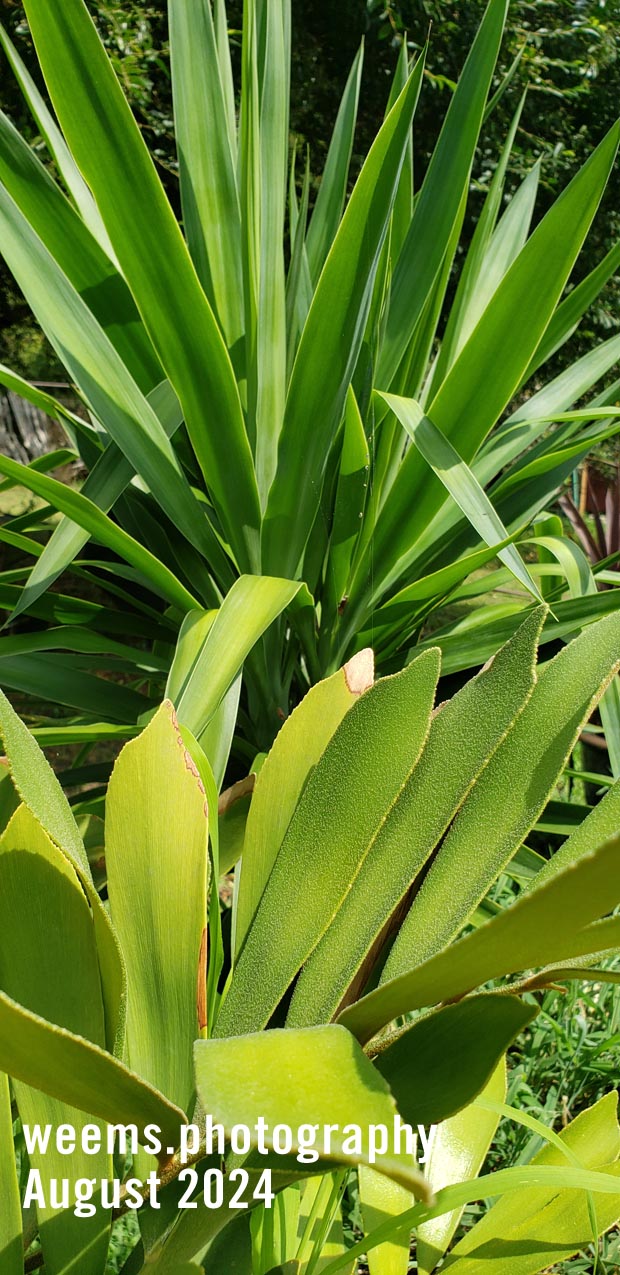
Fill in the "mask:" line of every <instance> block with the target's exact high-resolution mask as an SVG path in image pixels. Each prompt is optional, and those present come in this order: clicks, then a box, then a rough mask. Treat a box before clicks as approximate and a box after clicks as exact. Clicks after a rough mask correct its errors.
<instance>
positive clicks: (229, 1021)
mask: <svg viewBox="0 0 620 1275" xmlns="http://www.w3.org/2000/svg"><path fill="white" fill-rule="evenodd" d="M428 657H429V658H428V659H424V660H418V661H414V662H413V663H412V664H410V665H409V667H408V668H407V669H405V670H404V671H403V672H402V673H398V674H396V675H395V676H394V677H390V678H384V679H383V680H382V681H380V682H376V683H375V685H374V686H372V687H371V688H370V690H367V691H366V692H365V693H364V694H363V695H360V696H359V698H358V700H357V702H356V703H355V704H354V705H353V707H352V708H350V709H349V712H348V713H346V714H345V716H344V718H343V720H342V721H341V723H340V725H339V726H338V727H337V729H336V730H335V732H334V734H333V735H332V737H331V739H330V741H329V743H328V744H327V747H326V748H325V751H324V753H323V755H322V757H320V759H319V761H318V762H317V764H316V765H315V767H314V770H313V771H312V773H311V774H310V776H309V779H308V782H307V784H306V786H305V788H304V790H303V793H302V796H301V799H300V801H299V804H298V805H297V808H296V810H295V814H294V815H293V818H292V819H291V822H290V824H289V826H288V829H287V832H286V834H285V836H284V839H283V841H282V844H281V846H280V850H279V853H278V856H277V858H276V860H275V863H274V865H273V868H272V871H271V875H270V877H269V880H268V882H267V885H266V887H265V890H264V892H263V895H262V898H261V900H260V903H259V905H258V909H257V911H256V914H255V916H254V920H253V922H252V925H251V926H250V929H249V931H248V934H247V936H246V940H245V945H244V947H243V950H242V951H241V954H240V956H239V959H238V961H237V965H236V967H235V970H234V973H233V978H232V980H231V983H230V987H229V989H228V994H227V996H226V999H225V1001H224V1003H223V1005H222V1009H221V1012H220V1017H219V1019H218V1024H217V1032H218V1035H219V1036H224V1035H241V1034H242V1033H243V1032H246V1031H256V1030H258V1028H260V1027H263V1026H264V1025H265V1023H266V1022H267V1021H268V1019H269V1017H270V1015H271V1014H272V1012H273V1010H274V1009H275V1008H276V1006H277V1004H278V1002H279V1001H280V999H281V997H282V996H283V995H284V992H285V991H286V989H287V987H288V985H289V983H290V982H291V981H292V979H293V978H294V977H295V975H296V974H297V973H298V971H299V969H300V967H301V965H302V964H303V962H304V961H306V960H307V959H308V957H309V956H310V953H311V952H312V951H313V949H314V948H315V947H316V944H317V943H318V942H319V940H320V938H321V936H322V934H323V933H324V932H325V930H326V929H327V927H328V926H329V925H330V922H332V921H333V918H334V916H335V914H336V913H337V911H338V909H339V907H340V906H341V904H342V902H343V900H344V899H345V898H346V896H347V893H348V891H349V889H350V887H351V882H352V880H354V879H355V877H356V875H357V873H358V872H359V870H360V867H361V865H362V863H363V862H364V860H365V858H366V856H367V855H368V854H369V852H370V851H371V850H372V848H373V845H374V842H375V839H376V836H377V833H378V831H379V829H380V827H381V825H382V824H383V821H384V819H385V816H386V814H387V812H388V811H389V810H390V809H391V808H392V806H393V805H394V803H395V802H396V801H397V799H398V796H399V793H400V790H401V788H402V785H403V783H404V782H405V780H406V779H407V778H408V776H409V775H410V774H411V772H412V770H413V769H414V767H415V765H416V763H417V761H418V758H419V756H420V753H421V751H422V748H423V747H424V743H425V740H426V736H427V734H428V729H429V723H430V715H431V710H432V707H433V698H434V694H435V686H436V684H437V678H438V676H439V661H438V659H437V656H436V655H435V654H433V653H432V652H429V653H428ZM379 741H380V743H379ZM284 922H285V923H284ZM257 969H261V977H260V979H257V977H256V970H257Z"/></svg>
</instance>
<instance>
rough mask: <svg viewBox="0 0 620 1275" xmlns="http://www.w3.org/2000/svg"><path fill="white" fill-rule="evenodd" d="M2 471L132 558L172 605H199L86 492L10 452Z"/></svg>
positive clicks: (0, 458) (1, 461)
mask: <svg viewBox="0 0 620 1275" xmlns="http://www.w3.org/2000/svg"><path fill="white" fill-rule="evenodd" d="M0 473H3V474H6V475H7V477H8V478H15V479H16V480H17V481H18V482H21V483H22V484H23V486H24V487H27V488H28V490H29V491H34V492H35V494H36V495H38V496H41V497H42V498H43V499H44V500H49V502H50V504H52V505H53V506H54V507H55V508H56V509H59V510H60V512H61V513H64V514H67V515H68V517H69V518H71V519H72V521H73V522H76V523H78V525H79V526H80V527H83V528H84V530H85V531H87V532H88V533H89V535H91V536H94V537H95V538H96V539H97V540H99V541H100V542H101V544H104V545H107V546H108V548H110V549H113V550H115V552H117V553H119V554H120V556H121V557H122V558H124V559H125V561H126V562H130V563H131V564H132V566H134V567H136V568H137V569H138V571H141V572H142V574H143V575H144V576H146V578H147V580H149V582H150V584H151V585H152V587H153V588H154V590H155V592H156V593H159V594H160V595H161V596H162V597H164V598H166V599H167V600H168V601H169V602H171V603H172V605H173V606H177V607H179V609H180V611H181V612H182V613H183V614H185V612H186V611H191V610H193V609H195V608H196V607H197V606H198V603H197V601H196V598H193V597H192V595H191V593H188V591H187V589H186V588H185V587H184V586H183V585H182V584H181V583H180V582H179V581H178V580H177V579H176V578H175V577H174V576H173V574H172V572H171V571H169V569H168V567H166V566H164V564H163V563H162V562H159V560H158V559H157V558H155V557H154V555H153V554H152V553H150V552H149V550H148V549H145V548H144V546H143V545H141V544H138V541H137V540H134V539H133V538H132V536H129V535H128V534H127V532H126V531H123V530H122V528H121V527H118V526H117V525H116V523H114V522H112V520H111V519H110V518H108V517H107V516H106V514H104V513H102V511H101V510H100V509H98V508H97V506H96V505H93V503H92V501H90V500H89V499H88V497H87V496H82V494H81V493H80V492H78V491H73V490H72V489H71V488H70V487H67V486H66V485H65V484H64V483H59V482H58V481H57V479H55V478H48V477H47V475H46V474H37V473H36V472H35V471H34V470H31V469H29V468H28V466H26V465H20V464H19V462H18V461H16V460H10V458H9V457H8V456H0Z"/></svg>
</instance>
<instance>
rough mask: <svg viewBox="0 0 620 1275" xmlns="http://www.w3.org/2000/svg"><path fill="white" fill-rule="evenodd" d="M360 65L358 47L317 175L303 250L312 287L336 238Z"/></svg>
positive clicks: (358, 86)
mask: <svg viewBox="0 0 620 1275" xmlns="http://www.w3.org/2000/svg"><path fill="white" fill-rule="evenodd" d="M363 65H364V46H363V44H362V45H361V46H360V48H359V50H358V52H357V53H356V55H355V58H354V60H353V65H352V67H351V70H350V72H349V78H348V80H347V82H346V85H345V89H344V93H343V95H342V100H341V102H340V106H339V108H338V115H337V118H336V123H335V125H334V131H333V133H332V137H331V141H330V144H329V150H328V152H327V159H326V161H325V167H324V169H323V173H322V175H321V184H320V186H319V193H318V195H317V197H316V203H315V205H314V211H313V213H312V219H311V221H310V225H309V227H308V235H307V239H306V249H307V253H308V265H309V267H310V274H311V277H312V282H313V284H315V285H316V283H317V281H318V278H319V275H320V273H321V270H322V269H323V266H324V264H325V259H326V257H327V254H328V252H329V250H330V248H331V246H332V243H333V241H334V239H335V237H336V232H337V230H338V226H339V224H340V218H341V217H342V210H343V208H344V201H345V198H346V193H347V180H348V175H349V164H350V162H351V153H352V150H353V138H354V135H355V124H356V120H357V107H358V102H359V94H360V84H361V79H362V68H363ZM402 87H404V85H403V86H402Z"/></svg>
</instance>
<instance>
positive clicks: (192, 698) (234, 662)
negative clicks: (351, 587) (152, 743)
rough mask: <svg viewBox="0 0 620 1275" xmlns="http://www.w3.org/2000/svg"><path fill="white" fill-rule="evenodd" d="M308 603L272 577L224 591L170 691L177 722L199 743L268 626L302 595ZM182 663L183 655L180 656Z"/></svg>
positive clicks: (242, 581)
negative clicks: (200, 641) (201, 638)
mask: <svg viewBox="0 0 620 1275" xmlns="http://www.w3.org/2000/svg"><path fill="white" fill-rule="evenodd" d="M300 590H301V592H302V594H305V596H304V602H306V600H307V602H308V603H309V601H310V599H309V595H308V593H307V590H305V586H304V585H302V584H299V583H295V581H293V580H279V579H275V578H273V577H271V576H241V577H240V578H239V579H238V580H236V581H235V583H234V585H233V587H232V589H230V591H229V592H228V593H227V595H226V597H225V598H224V601H223V602H222V605H221V607H220V608H219V611H218V612H217V615H216V617H215V619H214V621H213V624H212V625H209V626H208V632H207V633H206V636H205V638H204V641H203V644H202V646H201V648H200V650H199V651H198V652H197V654H196V656H195V659H194V660H193V663H192V664H191V667H189V668H187V670H186V668H185V662H184V664H183V676H182V678H181V676H180V674H179V667H178V663H177V662H176V661H173V665H172V669H171V673H170V679H171V681H170V682H169V687H168V689H167V690H166V694H167V695H169V696H171V691H170V689H169V688H170V685H174V686H175V691H176V694H175V696H174V699H175V706H176V709H177V712H178V715H179V721H180V722H181V724H182V725H183V726H187V727H188V729H189V730H191V732H192V734H193V735H195V736H196V738H197V739H199V738H200V736H201V734H202V732H203V731H204V729H205V727H206V726H207V725H208V723H209V721H210V719H211V718H212V716H213V714H214V713H215V711H216V709H217V708H218V707H219V705H220V704H221V702H222V700H223V698H224V696H225V694H226V692H227V691H228V690H229V688H230V687H231V686H232V684H233V682H234V681H235V680H236V678H237V676H238V674H239V672H240V671H241V669H242V667H243V663H244V661H245V659H246V656H247V655H249V653H250V651H251V650H252V647H253V646H254V645H255V643H256V642H257V641H258V639H259V638H260V637H262V635H263V633H264V632H265V630H266V629H268V628H269V625H270V624H272V623H273V621H274V620H276V619H277V618H278V616H279V615H281V614H282V612H283V611H284V610H285V609H286V607H288V606H290V604H291V602H292V601H293V599H294V598H295V597H296V596H297V595H298V594H299V593H300ZM183 659H184V657H183Z"/></svg>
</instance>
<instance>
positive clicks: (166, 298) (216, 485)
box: [26, 0, 259, 569]
mask: <svg viewBox="0 0 620 1275" xmlns="http://www.w3.org/2000/svg"><path fill="white" fill-rule="evenodd" d="M26 15H27V17H28V21H29V24H30V29H31V32H32V36H33V40H34V43H35V46H36V49H37V53H38V56H39V60H40V64H41V67H42V70H43V73H44V75H45V78H46V81H47V87H48V89H49V93H50V97H51V99H52V102H53V105H54V107H55V109H56V113H57V115H58V119H59V121H60V125H61V128H62V129H63V132H64V134H65V136H66V138H67V142H68V144H69V146H70V148H71V151H72V153H73V156H74V158H75V160H76V163H77V164H78V166H79V168H80V170H81V172H82V174H83V176H84V178H85V179H86V181H87V182H88V185H89V186H90V188H91V190H92V191H93V194H94V196H95V199H96V201H97V206H98V208H99V211H100V213H101V216H102V219H103V222H104V224H105V226H106V230H107V232H108V234H109V236H110V240H111V242H112V245H113V248H114V251H115V253H116V255H117V257H118V260H119V262H120V265H121V269H122V272H123V274H124V276H125V278H126V280H127V282H128V284H129V287H130V289H131V291H132V293H133V296H134V298H135V300H136V304H137V306H138V309H139V310H140V313H141V315H142V318H143V321H144V324H145V327H146V329H147V331H148V332H149V335H150V336H151V339H152V341H153V345H154V347H155V349H156V351H157V353H158V355H159V357H160V359H161V362H162V366H163V368H164V370H165V372H166V374H167V376H168V378H169V380H170V382H171V383H172V385H173V386H174V388H175V390H176V392H177V394H178V396H179V399H180V402H181V404H182V407H183V414H184V417H185V421H186V423H187V428H188V431H189V433H190V436H191V439H192V443H193V446H194V449H195V452H196V456H197V458H198V461H199V463H200V466H201V468H202V470H203V473H204V475H205V478H206V481H207V484H208V486H209V490H210V492H211V495H212V497H213V501H214V504H215V505H216V507H217V509H218V511H219V513H220V514H221V516H222V518H223V520H224V523H225V525H226V529H227V536H228V538H229V539H230V543H231V544H232V546H233V549H234V551H235V553H236V554H237V555H238V558H239V565H240V567H241V568H242V569H243V568H246V569H247V568H248V566H256V565H257V529H258V517H259V511H258V498H257V492H256V484H255V480H254V473H253V468H252V459H251V452H250V447H249V444H248V440H247V435H246V433H245V427H244V422H243V415H242V411H241V403H240V400H239V393H238V390H237V386H236V383H235V378H234V374H233V370H232V366H231V363H230V359H229V357H228V353H227V350H226V347H225V344H224V341H223V338H222V336H221V334H220V331H219V328H218V326H217V323H216V320H215V318H214V316H213V312H212V310H211V307H210V306H209V303H208V301H207V298H206V296H205V295H204V293H203V291H202V288H201V287H200V284H199V281H198V277H197V275H196V273H195V270H194V267H193V265H192V262H191V258H190V256H189V253H188V251H187V249H186V247H185V243H184V241H183V238H182V235H181V232H180V229H179V227H178V225H177V223H176V221H175V218H174V215H173V213H172V209H171V208H170V205H169V203H168V201H167V199H166V196H165V193H164V190H163V187H162V185H161V182H160V181H159V178H158V176H157V173H156V170H155V166H154V164H153V161H152V159H151V157H150V155H149V153H148V150H147V147H146V144H145V142H144V140H143V138H142V135H141V133H140V130H139V128H138V126H137V124H136V122H135V120H134V119H133V116H132V114H131V111H130V109H129V106H128V105H127V102H126V101H125V98H124V97H123V93H122V90H121V88H120V85H119V83H118V81H117V79H116V77H115V75H114V71H113V69H112V66H111V64H110V62H109V61H108V59H107V57H106V54H105V52H104V49H103V46H102V44H101V41H100V39H99V36H98V35H97V32H96V29H95V26H94V24H93V22H92V20H91V18H90V15H89V13H88V10H87V8H86V5H85V4H84V3H83V2H82V0H67V2H66V3H65V4H63V5H62V7H61V8H54V9H53V10H52V9H50V8H49V6H48V5H47V4H46V3H45V0H28V4H27V7H26ZM128 228H129V230H128ZM215 422H217V429H216V428H215ZM222 430H224V431H225V435H226V448H225V449H222V447H221V445H220V439H221V431H222Z"/></svg>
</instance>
